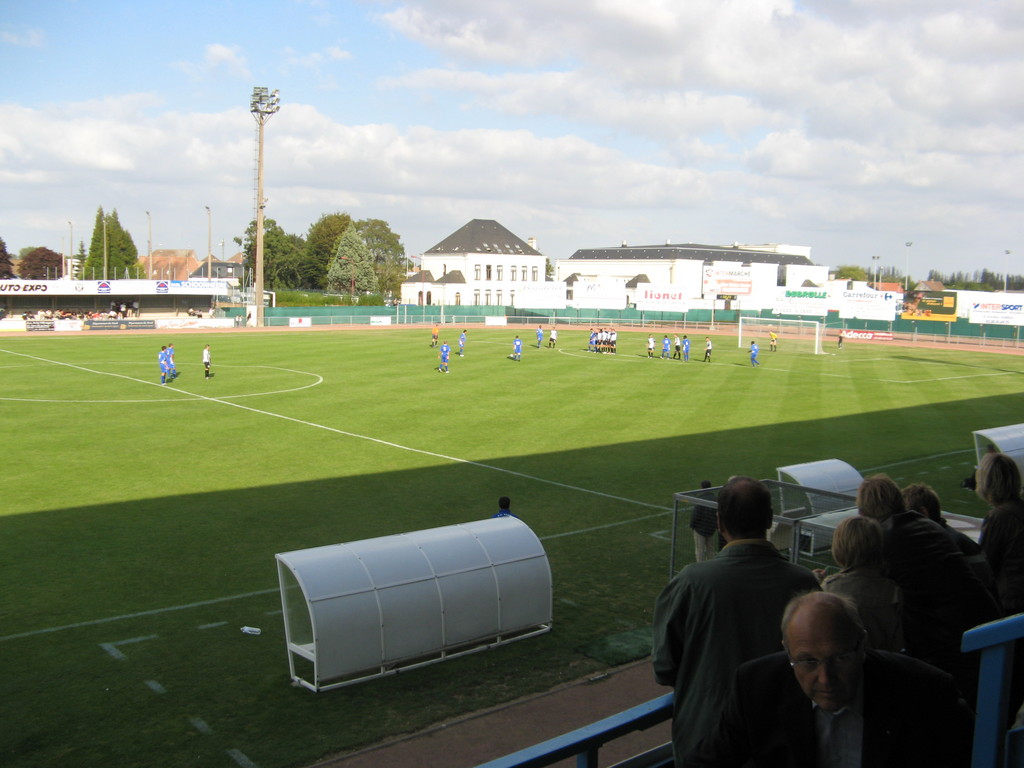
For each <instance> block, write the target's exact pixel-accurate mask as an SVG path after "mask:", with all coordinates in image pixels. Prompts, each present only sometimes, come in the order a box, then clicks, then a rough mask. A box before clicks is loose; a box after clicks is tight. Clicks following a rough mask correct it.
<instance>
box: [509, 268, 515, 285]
mask: <svg viewBox="0 0 1024 768" xmlns="http://www.w3.org/2000/svg"><path fill="white" fill-rule="evenodd" d="M510 269H511V270H512V282H513V283H514V282H515V281H516V268H515V267H511V268H510Z"/></svg>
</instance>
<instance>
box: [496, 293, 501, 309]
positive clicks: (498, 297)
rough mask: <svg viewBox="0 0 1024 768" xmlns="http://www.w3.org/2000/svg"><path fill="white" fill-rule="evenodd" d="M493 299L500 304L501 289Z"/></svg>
mask: <svg viewBox="0 0 1024 768" xmlns="http://www.w3.org/2000/svg"><path fill="white" fill-rule="evenodd" d="M495 299H496V301H497V303H498V305H499V306H500V305H501V291H498V292H497V296H496V297H495Z"/></svg>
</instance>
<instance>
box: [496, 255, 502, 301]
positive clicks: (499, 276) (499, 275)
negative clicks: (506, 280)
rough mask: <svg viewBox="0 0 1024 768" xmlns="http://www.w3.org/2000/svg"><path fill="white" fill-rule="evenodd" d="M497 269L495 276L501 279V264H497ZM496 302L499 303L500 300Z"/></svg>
mask: <svg viewBox="0 0 1024 768" xmlns="http://www.w3.org/2000/svg"><path fill="white" fill-rule="evenodd" d="M497 270H498V272H497V275H496V277H497V279H498V280H501V264H499V265H498V267H497ZM498 303H499V304H500V303H501V302H498Z"/></svg>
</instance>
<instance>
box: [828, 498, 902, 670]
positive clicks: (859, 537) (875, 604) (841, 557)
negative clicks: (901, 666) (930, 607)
mask: <svg viewBox="0 0 1024 768" xmlns="http://www.w3.org/2000/svg"><path fill="white" fill-rule="evenodd" d="M832 559H833V560H835V561H836V564H837V565H838V566H839V567H840V571H839V572H838V573H835V574H832V575H831V576H829V577H828V578H826V579H824V580H823V581H822V583H821V588H822V589H823V590H824V591H825V592H832V593H834V594H837V595H843V596H845V597H848V598H850V599H851V600H852V601H853V602H854V603H855V604H856V606H857V613H858V614H860V618H861V621H863V622H864V628H865V629H866V630H867V633H868V645H869V646H870V647H871V648H874V649H875V650H878V651H902V650H903V593H902V592H901V591H900V588H899V587H898V586H897V585H896V582H895V581H893V580H892V579H888V578H886V577H885V576H883V575H882V572H883V571H884V569H885V561H884V559H883V556H882V526H881V525H879V524H878V522H877V521H875V520H873V519H871V518H870V517H861V516H854V517H848V518H846V519H845V520H843V521H842V522H840V523H839V525H837V526H836V530H835V533H834V534H833V535H832Z"/></svg>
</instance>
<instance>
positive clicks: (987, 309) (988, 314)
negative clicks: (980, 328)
mask: <svg viewBox="0 0 1024 768" xmlns="http://www.w3.org/2000/svg"><path fill="white" fill-rule="evenodd" d="M967 319H968V321H969V322H971V323H981V324H983V325H1024V304H1002V303H998V304H997V303H986V302H980V301H976V302H972V303H971V308H970V311H969V313H968V315H967Z"/></svg>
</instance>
